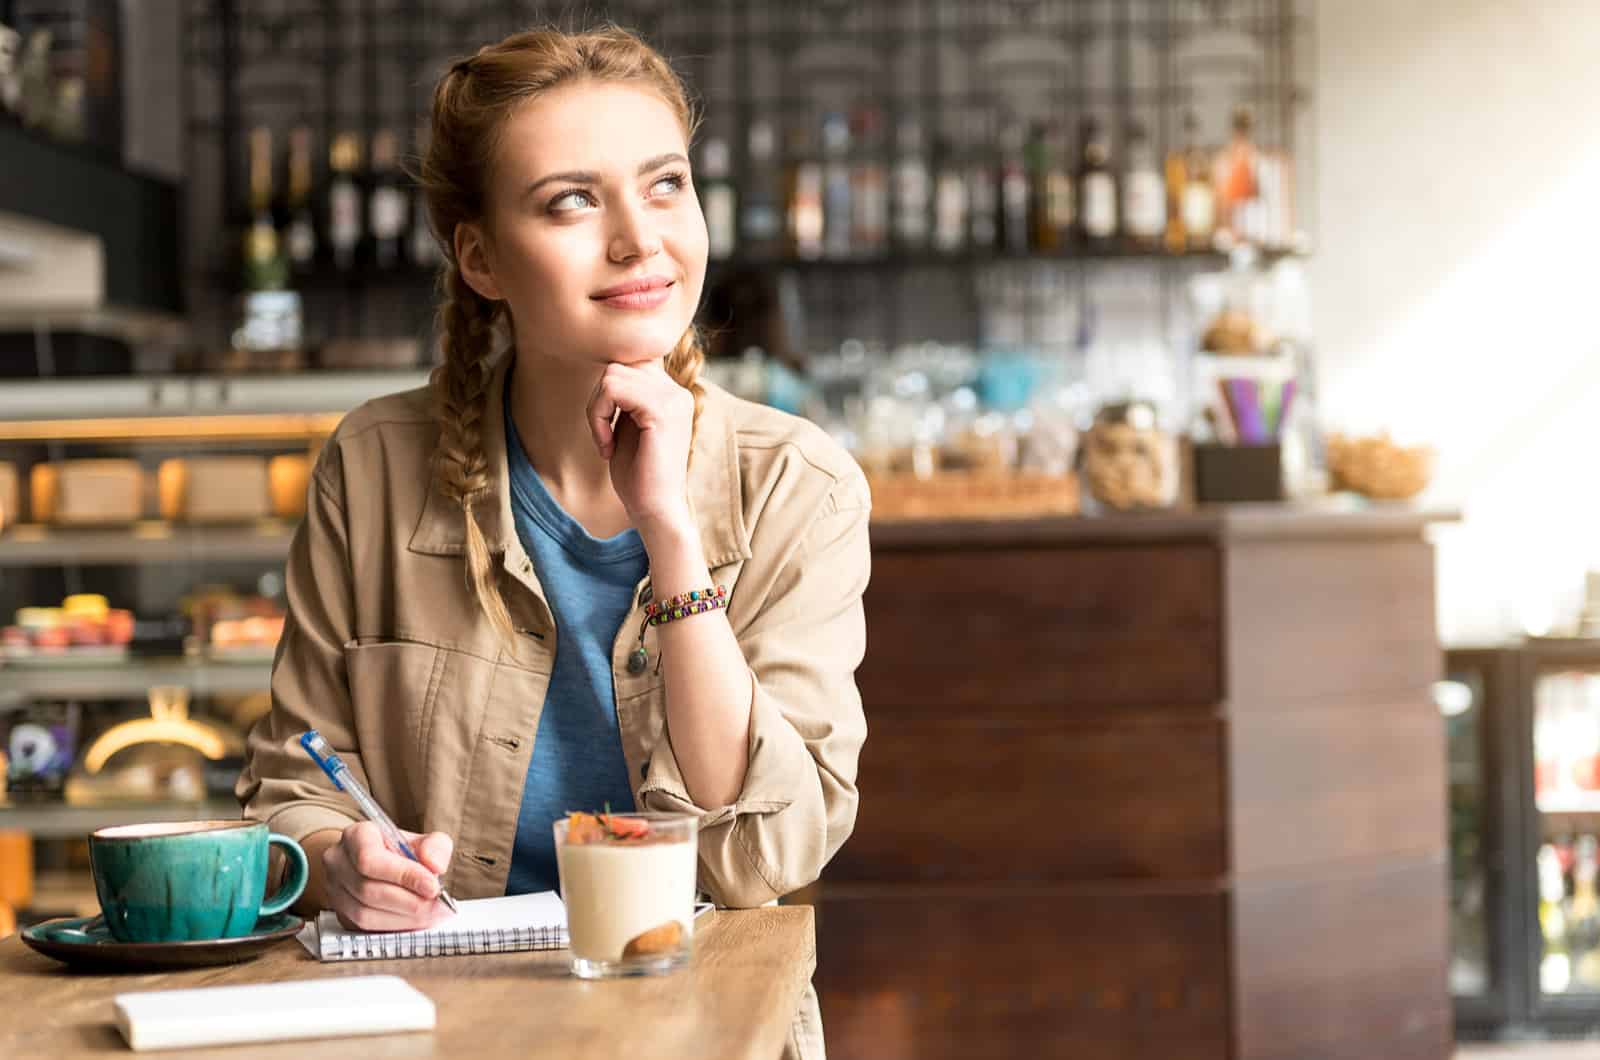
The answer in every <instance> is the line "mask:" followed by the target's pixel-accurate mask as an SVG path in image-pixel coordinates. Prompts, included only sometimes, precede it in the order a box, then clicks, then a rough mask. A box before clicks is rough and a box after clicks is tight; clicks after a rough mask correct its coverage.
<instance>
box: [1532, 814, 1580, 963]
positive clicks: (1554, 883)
mask: <svg viewBox="0 0 1600 1060" xmlns="http://www.w3.org/2000/svg"><path fill="white" fill-rule="evenodd" d="M1535 863H1536V864H1537V866H1538V874H1539V934H1540V935H1541V936H1543V939H1544V955H1543V957H1542V958H1541V959H1540V961H1539V988H1540V990H1541V991H1542V992H1543V993H1546V994H1564V993H1566V991H1567V989H1568V988H1569V987H1570V986H1571V985H1572V959H1571V957H1570V955H1569V954H1568V952H1567V917H1566V912H1565V909H1564V908H1563V906H1564V904H1565V903H1564V899H1565V898H1566V890H1567V889H1566V883H1565V881H1564V880H1563V879H1562V874H1561V857H1560V855H1559V854H1557V853H1556V848H1555V847H1553V846H1551V845H1550V844H1549V843H1546V844H1544V845H1543V846H1541V847H1540V848H1539V853H1538V855H1537V856H1536V858H1535Z"/></svg>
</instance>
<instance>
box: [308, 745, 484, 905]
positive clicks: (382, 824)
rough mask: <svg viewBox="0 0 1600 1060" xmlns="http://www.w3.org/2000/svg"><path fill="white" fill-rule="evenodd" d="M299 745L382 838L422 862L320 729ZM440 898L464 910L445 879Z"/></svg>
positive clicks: (409, 856) (440, 890) (407, 855)
mask: <svg viewBox="0 0 1600 1060" xmlns="http://www.w3.org/2000/svg"><path fill="white" fill-rule="evenodd" d="M300 746H301V747H304V748H305V749H306V754H308V755H310V756H311V760H312V761H313V762H315V763H317V765H319V766H321V767H322V771H323V772H324V773H326V774H328V779H329V780H331V781H333V786H334V787H336V788H338V789H339V790H340V791H342V792H344V793H345V794H347V795H349V796H350V797H351V798H352V799H354V800H356V805H357V806H359V807H361V812H362V813H363V814H365V815H366V818H367V820H369V821H371V822H372V823H373V824H375V825H377V826H378V829H379V831H381V832H382V833H383V838H384V839H385V840H387V841H388V843H389V845H390V846H392V847H394V848H395V849H396V850H398V851H400V853H402V854H404V855H405V856H406V857H408V858H410V859H411V860H412V861H415V862H416V863H417V864H418V865H422V859H421V858H419V857H417V852H416V851H414V850H412V849H411V844H410V843H407V842H406V841H405V837H404V836H402V835H401V834H400V829H398V828H396V827H395V826H394V822H393V821H391V820H389V815H388V814H386V813H384V812H383V807H381V806H379V805H378V803H377V801H376V800H374V799H373V797H372V796H371V795H370V794H369V793H368V792H367V789H366V788H364V787H362V786H361V782H360V781H359V780H357V779H356V777H355V774H354V773H352V772H350V767H349V766H347V765H345V764H344V760H343V759H342V758H340V757H339V755H338V754H337V753H336V752H335V751H334V749H333V748H331V747H329V746H328V741H327V740H324V739H323V738H322V734H321V733H319V732H318V731H317V730H315V729H308V730H306V731H305V732H304V733H302V734H301V735H300ZM423 868H427V866H426V865H423ZM439 901H441V902H443V903H444V904H445V905H446V906H447V907H449V909H450V911H451V912H452V913H459V912H461V909H460V907H459V906H457V905H456V900H455V899H454V898H451V897H450V894H449V892H447V891H446V890H445V889H444V881H443V880H440V881H439Z"/></svg>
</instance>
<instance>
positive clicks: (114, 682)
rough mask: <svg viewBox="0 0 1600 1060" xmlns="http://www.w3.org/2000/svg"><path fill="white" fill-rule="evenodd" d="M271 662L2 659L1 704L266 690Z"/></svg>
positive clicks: (238, 693)
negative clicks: (159, 690)
mask: <svg viewBox="0 0 1600 1060" xmlns="http://www.w3.org/2000/svg"><path fill="white" fill-rule="evenodd" d="M271 675H272V662H271V660H270V659H267V660H265V661H263V660H261V659H258V658H251V659H250V660H248V661H243V660H242V661H239V662H210V661H206V660H203V659H181V658H147V659H140V658H133V659H126V660H123V661H120V662H117V661H108V662H88V661H65V660H64V661H62V662H60V663H58V664H51V663H43V662H35V661H30V662H26V663H17V662H10V663H6V664H4V665H0V705H4V704H6V703H8V702H13V701H17V700H26V699H124V698H126V699H140V698H143V697H144V696H145V695H146V694H147V693H148V692H149V690H150V689H151V688H152V687H153V686H155V685H181V686H183V687H185V688H187V689H188V690H189V692H190V694H191V695H194V696H206V695H219V696H226V695H248V694H249V693H251V692H261V691H264V690H265V689H266V688H267V686H268V683H269V681H270V679H271Z"/></svg>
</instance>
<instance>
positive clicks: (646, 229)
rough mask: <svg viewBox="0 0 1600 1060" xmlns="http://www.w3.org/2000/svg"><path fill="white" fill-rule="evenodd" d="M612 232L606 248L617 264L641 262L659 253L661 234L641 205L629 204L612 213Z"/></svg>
mask: <svg viewBox="0 0 1600 1060" xmlns="http://www.w3.org/2000/svg"><path fill="white" fill-rule="evenodd" d="M611 216H612V218H613V226H614V227H613V230H612V233H611V243H610V246H609V248H608V253H609V254H610V257H611V260H612V261H614V262H616V263H617V264H619V265H620V264H624V263H626V262H629V261H643V260H646V259H649V258H651V257H654V256H655V255H656V254H658V253H660V252H661V234H660V233H659V232H657V231H656V226H655V224H654V222H653V221H652V220H651V218H650V217H649V214H648V212H647V210H646V209H645V207H644V205H643V204H641V203H630V204H627V205H624V206H622V207H619V208H618V209H616V210H613V211H612V214H611Z"/></svg>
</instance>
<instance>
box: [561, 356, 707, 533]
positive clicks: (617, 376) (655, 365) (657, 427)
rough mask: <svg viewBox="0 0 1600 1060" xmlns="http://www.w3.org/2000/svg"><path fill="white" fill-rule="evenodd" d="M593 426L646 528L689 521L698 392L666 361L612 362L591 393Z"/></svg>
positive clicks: (615, 482)
mask: <svg viewBox="0 0 1600 1060" xmlns="http://www.w3.org/2000/svg"><path fill="white" fill-rule="evenodd" d="M587 418H588V421H589V430H590V432H591V433H592V434H593V435H594V444H595V446H596V448H598V449H599V450H600V455H601V456H602V457H604V458H605V459H606V460H608V461H610V463H611V486H612V488H613V489H615V490H616V491H617V496H618V498H620V499H621V501H622V504H623V507H625V508H627V510H628V516H629V518H631V519H632V520H633V525H634V526H635V527H637V528H638V529H639V530H640V532H641V533H643V532H644V531H645V529H646V528H647V527H648V526H650V525H652V524H676V525H686V524H687V523H688V521H689V520H688V516H689V496H688V469H689V438H690V435H691V434H692V432H693V430H694V394H693V393H692V392H691V391H689V390H687V389H685V388H684V387H681V386H679V385H678V384H677V383H676V382H674V381H673V379H672V377H671V376H670V375H668V374H667V369H666V365H665V363H664V362H662V361H651V362H650V363H648V364H643V365H626V364H610V365H607V366H606V370H605V372H604V374H602V375H601V376H600V382H599V384H597V385H596V386H595V389H594V394H593V395H592V396H591V397H590V398H589V409H588V417H587Z"/></svg>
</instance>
